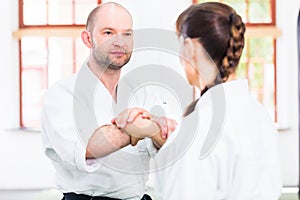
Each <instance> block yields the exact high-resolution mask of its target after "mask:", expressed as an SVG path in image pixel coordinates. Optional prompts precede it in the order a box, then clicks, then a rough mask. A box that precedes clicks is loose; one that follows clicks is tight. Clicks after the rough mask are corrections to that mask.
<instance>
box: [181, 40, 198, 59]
mask: <svg viewBox="0 0 300 200" xmlns="http://www.w3.org/2000/svg"><path fill="white" fill-rule="evenodd" d="M182 51H183V56H184V59H186V60H188V61H189V62H191V63H194V58H195V47H194V43H193V41H192V39H191V38H189V37H188V38H185V39H184V43H183V49H182Z"/></svg>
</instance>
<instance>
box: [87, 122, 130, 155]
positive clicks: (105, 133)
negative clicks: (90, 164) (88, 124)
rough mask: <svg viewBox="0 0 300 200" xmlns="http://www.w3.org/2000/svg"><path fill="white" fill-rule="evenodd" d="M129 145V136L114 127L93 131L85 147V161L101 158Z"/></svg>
mask: <svg viewBox="0 0 300 200" xmlns="http://www.w3.org/2000/svg"><path fill="white" fill-rule="evenodd" d="M128 144H130V136H129V135H128V134H126V133H125V132H124V131H123V130H121V129H119V128H118V127H117V126H116V125H114V124H110V125H104V126H101V127H99V128H98V129H96V130H95V132H94V133H93V135H92V136H91V137H90V139H89V141H88V144H87V147H86V159H94V158H101V157H104V156H106V155H109V154H110V153H113V152H115V151H117V150H119V149H121V148H123V147H125V146H127V145H128Z"/></svg>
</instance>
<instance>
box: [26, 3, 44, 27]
mask: <svg viewBox="0 0 300 200" xmlns="http://www.w3.org/2000/svg"><path fill="white" fill-rule="evenodd" d="M23 20H24V25H46V24H47V4H46V0H24V4H23Z"/></svg>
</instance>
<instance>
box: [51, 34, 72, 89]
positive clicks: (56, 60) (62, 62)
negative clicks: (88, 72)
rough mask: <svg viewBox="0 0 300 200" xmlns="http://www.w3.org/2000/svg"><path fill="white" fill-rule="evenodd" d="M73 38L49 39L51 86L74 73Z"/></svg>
mask: <svg viewBox="0 0 300 200" xmlns="http://www.w3.org/2000/svg"><path fill="white" fill-rule="evenodd" d="M73 48H74V44H73V38H70V37H68V38H63V37H51V38H49V61H48V67H49V72H48V76H49V85H52V84H54V83H55V82H56V81H58V80H60V79H63V78H65V77H67V76H69V75H70V74H72V73H73V68H74V62H75V60H74V59H73V58H74V51H73Z"/></svg>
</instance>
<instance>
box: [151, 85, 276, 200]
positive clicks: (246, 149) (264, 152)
mask: <svg viewBox="0 0 300 200" xmlns="http://www.w3.org/2000/svg"><path fill="white" fill-rule="evenodd" d="M220 88H221V90H220ZM220 91H221V92H223V93H224V95H223V97H224V98H220V99H213V98H214V97H216V96H218V95H212V94H213V92H217V93H218V92H220ZM219 96H220V95H219ZM221 96H222V95H221ZM216 103H217V104H218V103H219V104H223V105H224V106H225V109H224V113H223V114H224V117H222V119H223V120H221V121H218V122H217V123H219V124H217V125H218V126H220V127H221V129H220V132H219V133H217V135H218V137H217V139H216V140H215V143H214V145H212V146H211V151H209V153H208V155H206V156H205V157H204V158H201V156H200V152H201V148H202V147H203V146H204V145H205V144H204V143H205V142H204V141H206V139H207V137H210V136H209V135H207V134H208V132H210V129H211V128H212V127H211V126H210V125H211V124H212V123H216V122H213V121H212V120H213V119H214V115H216V114H218V115H219V114H220V113H218V112H217V111H216V109H215V108H216V107H217V106H216V105H215V104H216ZM196 109H197V111H198V113H199V115H198V116H199V117H198V119H197V120H198V124H197V127H198V128H197V132H196V134H195V137H194V138H193V140H191V142H190V143H189V145H188V146H187V148H186V151H185V152H183V154H182V155H181V156H180V157H179V158H178V159H177V160H174V162H172V163H171V162H169V163H171V164H170V165H166V166H165V167H164V166H161V165H160V163H159V162H160V161H161V160H159V159H156V164H157V165H160V167H161V169H160V170H158V171H157V172H156V174H155V180H156V187H155V191H156V195H157V199H158V200H196V199H197V200H198V199H204V200H221V199H222V200H275V199H276V200H278V199H279V197H280V194H281V174H280V165H279V158H278V147H277V131H276V128H275V126H274V122H273V121H272V120H271V119H270V117H269V115H268V113H267V112H266V110H265V109H264V108H263V106H261V105H260V104H259V103H258V102H257V101H256V100H254V99H253V98H252V97H251V95H250V93H249V89H248V82H247V81H246V80H237V81H230V82H227V83H224V84H220V85H218V86H215V87H213V88H211V89H209V90H208V91H207V92H206V93H204V95H203V96H202V97H201V98H200V100H199V101H198V103H197V107H196ZM186 120H188V117H187V119H186ZM211 133H212V132H210V133H209V134H211ZM179 134H186V135H185V136H184V137H189V135H188V134H194V133H191V132H185V133H175V134H174V135H173V136H172V137H173V138H170V140H169V141H168V142H167V143H166V144H165V146H164V147H163V149H161V151H160V152H159V153H158V155H157V158H159V155H160V154H161V153H163V151H164V149H169V150H170V149H171V151H169V152H176V151H172V149H175V148H178V146H176V145H173V144H174V143H176V142H175V141H176V139H177V137H178V135H179ZM179 142H180V141H179ZM182 149H184V148H182ZM177 152H178V151H177ZM168 157H173V158H175V157H176V155H171V153H170V154H169V155H168Z"/></svg>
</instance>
